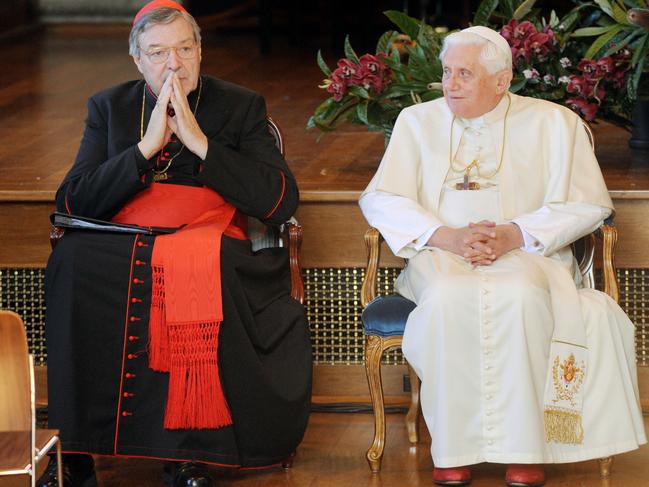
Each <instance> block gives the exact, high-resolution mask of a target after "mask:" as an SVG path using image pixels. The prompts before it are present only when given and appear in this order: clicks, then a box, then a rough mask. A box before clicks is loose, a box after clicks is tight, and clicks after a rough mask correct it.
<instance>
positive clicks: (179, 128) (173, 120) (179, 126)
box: [167, 73, 207, 160]
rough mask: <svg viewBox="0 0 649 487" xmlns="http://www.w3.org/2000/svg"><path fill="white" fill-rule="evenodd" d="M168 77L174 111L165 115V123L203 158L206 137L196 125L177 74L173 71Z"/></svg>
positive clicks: (191, 149) (188, 147) (186, 145)
mask: <svg viewBox="0 0 649 487" xmlns="http://www.w3.org/2000/svg"><path fill="white" fill-rule="evenodd" d="M169 78H171V80H172V86H173V90H172V92H171V106H173V109H174V112H175V113H174V116H173V117H170V116H167V125H168V126H169V127H170V128H171V130H172V132H173V133H175V134H176V135H177V136H178V139H180V141H181V142H182V143H183V144H184V145H185V147H187V149H189V150H190V151H192V152H193V153H194V154H196V155H197V156H198V157H200V158H201V159H203V160H205V156H206V155H207V137H206V136H205V134H204V133H203V131H202V130H201V128H200V126H199V125H198V122H197V121H196V117H194V113H193V112H192V109H191V107H190V106H189V102H188V101H187V97H186V96H185V93H184V91H183V88H182V85H181V84H180V80H179V79H178V76H177V75H176V73H173V74H172V75H171V76H170V77H169Z"/></svg>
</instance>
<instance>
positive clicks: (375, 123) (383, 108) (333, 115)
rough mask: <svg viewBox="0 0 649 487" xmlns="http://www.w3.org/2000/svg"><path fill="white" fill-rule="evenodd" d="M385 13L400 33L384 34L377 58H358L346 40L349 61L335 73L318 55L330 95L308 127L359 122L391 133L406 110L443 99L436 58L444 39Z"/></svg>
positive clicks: (419, 24) (422, 26) (402, 16)
mask: <svg viewBox="0 0 649 487" xmlns="http://www.w3.org/2000/svg"><path fill="white" fill-rule="evenodd" d="M385 15H386V16H387V17H388V18H389V19H390V20H391V21H392V22H393V23H394V24H396V26H397V27H398V28H399V31H396V30H391V31H388V32H386V33H384V34H383V35H382V36H381V38H380V39H379V41H378V43H377V46H376V52H375V53H374V54H363V55H362V56H358V55H357V54H356V52H355V51H354V49H353V48H352V46H351V44H350V42H349V38H346V39H345V46H344V47H345V57H344V58H342V59H340V60H338V62H337V63H336V68H335V69H333V70H332V69H331V68H329V66H328V65H327V64H326V62H325V61H324V59H323V58H322V54H321V53H320V52H318V65H319V66H320V69H321V70H322V72H323V73H324V75H325V76H326V78H325V80H324V82H323V83H322V85H321V86H320V88H322V89H324V90H326V91H327V93H329V94H330V97H329V98H327V99H326V100H325V101H324V102H322V103H321V104H320V106H318V107H317V108H316V110H315V112H314V114H313V116H312V117H311V118H309V121H308V123H307V127H308V128H313V127H317V128H319V129H320V130H322V131H325V132H326V131H331V130H335V129H336V127H338V126H339V125H340V124H342V123H356V124H363V125H367V126H368V128H369V129H370V130H373V131H384V132H386V133H389V132H390V131H391V130H392V126H393V125H394V121H395V120H396V118H397V115H398V114H399V112H400V111H401V110H402V109H403V108H405V107H407V106H409V105H413V104H415V103H421V102H422V101H428V100H432V99H434V98H438V97H439V96H441V95H442V91H441V90H442V86H441V83H440V81H441V75H442V65H441V62H440V61H439V59H438V55H439V52H440V49H441V41H442V36H441V35H440V34H438V33H436V32H435V31H434V29H433V28H432V27H431V26H429V25H426V24H425V23H422V22H419V21H418V20H416V19H413V18H411V17H408V16H407V15H405V14H404V13H402V12H398V11H388V12H385Z"/></svg>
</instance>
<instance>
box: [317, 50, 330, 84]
mask: <svg viewBox="0 0 649 487" xmlns="http://www.w3.org/2000/svg"><path fill="white" fill-rule="evenodd" d="M317 59H318V66H320V70H321V71H322V72H323V73H324V75H325V76H326V77H329V76H331V69H329V66H327V63H325V60H324V59H323V58H322V52H320V49H318V56H317Z"/></svg>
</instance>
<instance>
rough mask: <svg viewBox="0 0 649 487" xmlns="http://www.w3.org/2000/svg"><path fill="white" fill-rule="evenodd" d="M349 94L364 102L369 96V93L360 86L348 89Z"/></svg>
mask: <svg viewBox="0 0 649 487" xmlns="http://www.w3.org/2000/svg"><path fill="white" fill-rule="evenodd" d="M349 92H350V93H352V94H354V95H356V96H357V97H359V98H363V99H365V100H367V99H369V97H370V94H369V92H368V91H367V90H366V89H365V88H363V87H362V86H350V87H349Z"/></svg>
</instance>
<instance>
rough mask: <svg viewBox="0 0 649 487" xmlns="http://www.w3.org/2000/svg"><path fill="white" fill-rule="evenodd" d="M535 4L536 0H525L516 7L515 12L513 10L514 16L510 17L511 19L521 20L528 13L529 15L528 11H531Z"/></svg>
mask: <svg viewBox="0 0 649 487" xmlns="http://www.w3.org/2000/svg"><path fill="white" fill-rule="evenodd" d="M535 3H536V0H525V1H524V2H523V3H521V4H520V5H519V6H518V8H517V9H516V10H514V15H512V18H514V19H516V20H521V19H522V18H523V17H525V16H526V15H527V14H528V13H530V10H532V7H534V4H535Z"/></svg>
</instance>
